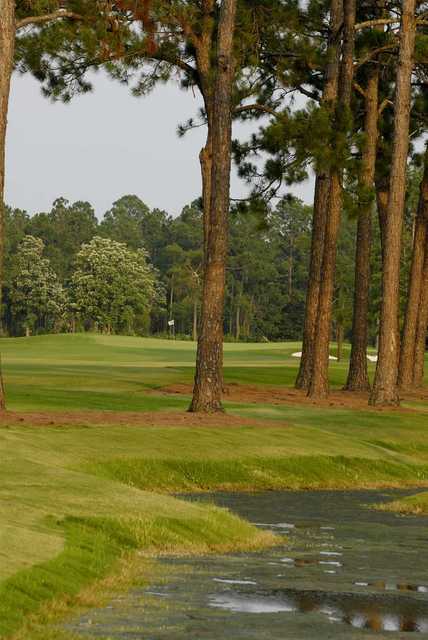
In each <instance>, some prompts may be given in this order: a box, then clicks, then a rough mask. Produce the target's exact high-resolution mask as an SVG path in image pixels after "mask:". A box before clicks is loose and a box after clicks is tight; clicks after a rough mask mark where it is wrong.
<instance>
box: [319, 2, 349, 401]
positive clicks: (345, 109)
mask: <svg viewBox="0 0 428 640" xmlns="http://www.w3.org/2000/svg"><path fill="white" fill-rule="evenodd" d="M343 7H344V28H343V49H342V60H341V64H340V82H339V97H338V104H337V106H336V118H335V120H336V123H337V125H338V129H339V131H340V130H342V131H343V130H344V128H345V123H346V118H347V116H348V115H349V112H350V103H351V95H352V81H353V74H354V49H355V17H356V0H344V3H343ZM339 162H340V161H339ZM342 182H343V169H342V167H341V166H336V167H333V169H332V171H331V177H330V197H329V208H328V214H327V221H326V227H325V236H324V252H323V261H322V280H321V286H320V292H319V303H318V313H317V324H316V331H315V342H314V364H313V373H312V379H311V383H310V386H309V391H308V395H309V396H310V397H311V398H315V399H320V398H325V397H326V396H328V392H329V383H328V365H329V355H330V354H329V351H330V334H331V317H332V306H333V293H334V281H335V274H336V251H337V239H338V233H339V227H340V218H341V213H342V205H343V186H342Z"/></svg>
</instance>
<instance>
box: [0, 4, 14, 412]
mask: <svg viewBox="0 0 428 640" xmlns="http://www.w3.org/2000/svg"><path fill="white" fill-rule="evenodd" d="M14 55H15V2H12V0H0V309H1V305H2V287H3V281H4V186H5V162H6V158H5V150H6V129H7V114H8V108H9V94H10V81H11V77H12V71H13V62H14ZM4 409H5V396H4V386H3V377H2V372H1V370H0V410H4Z"/></svg>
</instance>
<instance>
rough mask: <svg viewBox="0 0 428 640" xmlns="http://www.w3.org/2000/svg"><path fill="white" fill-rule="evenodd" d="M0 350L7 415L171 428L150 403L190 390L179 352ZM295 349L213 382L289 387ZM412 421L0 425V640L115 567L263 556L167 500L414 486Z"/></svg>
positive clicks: (276, 411)
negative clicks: (144, 554) (164, 556)
mask: <svg viewBox="0 0 428 640" xmlns="http://www.w3.org/2000/svg"><path fill="white" fill-rule="evenodd" d="M0 348H1V352H2V357H3V362H4V372H5V382H6V390H7V394H8V403H9V408H10V409H14V410H17V411H19V410H26V411H30V410H31V411H41V410H43V411H49V410H55V411H58V410H68V411H69V410H73V409H79V410H88V411H89V410H91V409H116V410H120V411H126V410H132V411H154V412H156V411H169V412H171V410H174V409H175V410H179V411H183V410H184V409H185V408H186V405H187V400H186V399H185V398H181V397H176V396H166V395H165V394H158V395H157V394H156V389H158V388H159V387H162V386H164V385H167V384H171V383H176V382H180V383H182V382H190V381H191V378H192V373H193V358H194V345H192V343H188V342H170V341H161V340H151V339H141V338H126V337H105V336H96V335H73V336H71V335H68V336H41V337H34V338H28V339H27V338H21V339H2V340H1V342H0ZM298 349H299V346H298V345H297V344H273V345H270V344H267V345H266V344H263V345H258V344H257V345H254V344H252V345H246V344H245V345H242V344H238V345H236V344H230V345H226V379H227V380H230V381H239V380H243V381H245V382H249V383H251V384H259V385H263V384H268V385H282V384H291V381H292V380H293V378H294V376H295V373H296V367H297V364H298V361H297V360H296V359H294V358H292V357H291V354H292V353H293V352H294V351H296V350H298ZM345 375H346V363H333V365H332V381H333V383H334V384H337V385H339V384H341V383H342V382H343V380H344V377H345ZM426 410H427V406H426V405H423V404H420V405H419V410H418V411H414V412H399V411H392V412H387V411H385V412H375V411H372V410H368V409H367V410H366V411H360V412H356V411H355V410H348V409H346V408H340V409H339V408H327V409H326V408H322V409H321V408H318V407H316V406H311V405H306V406H291V405H290V406H288V405H278V404H275V405H273V404H272V405H270V404H250V403H247V404H238V403H228V411H229V412H230V413H232V414H234V415H236V416H244V417H245V418H246V420H245V421H244V424H243V425H242V426H239V423H238V426H237V425H236V424H234V426H231V427H224V426H223V427H222V426H210V427H207V426H204V425H203V423H202V424H201V426H197V427H195V426H185V425H178V424H176V423H175V421H174V418H173V416H172V417H171V424H169V425H168V426H147V427H138V426H136V425H135V424H134V425H129V426H127V425H123V424H121V425H115V424H106V425H97V426H88V424H87V422H88V421H87V420H86V421H85V424H82V425H79V424H75V425H72V426H70V425H69V426H61V425H60V424H59V425H56V426H45V427H40V426H38V427H37V426H31V425H30V426H28V425H18V426H17V425H16V424H13V423H12V422H11V423H10V424H8V422H7V420H6V421H3V423H2V426H1V427H0V459H1V465H0V635H3V636H4V637H7V636H8V635H10V634H11V633H12V632H15V631H16V630H18V629H19V628H20V627H21V626H22V624H23V622H24V621H25V620H28V617H29V616H30V615H31V614H33V613H35V612H37V611H39V610H40V607H41V606H43V605H44V604H46V603H52V602H54V601H55V600H56V599H58V598H60V597H67V598H69V599H70V602H71V603H73V602H74V599H75V598H76V594H78V593H79V592H80V591H81V589H82V588H83V587H84V586H85V585H88V584H91V583H93V582H94V581H95V580H97V579H99V578H102V577H103V576H104V575H106V573H107V572H108V571H110V570H111V569H112V567H113V566H115V563H116V562H117V560H118V559H120V557H121V556H122V555H123V553H128V552H131V553H132V552H135V550H137V549H146V550H147V551H150V550H151V551H155V552H156V553H157V552H159V551H181V552H184V551H185V552H191V551H196V550H197V551H209V550H213V549H231V550H232V549H238V548H253V547H257V546H259V545H263V544H272V543H273V540H272V537H271V536H269V535H266V534H263V533H262V532H259V531H257V530H256V529H254V528H253V527H251V526H250V525H249V524H247V523H245V522H243V521H242V520H240V519H239V518H236V517H235V516H233V515H232V514H230V513H227V512H225V511H223V510H220V509H217V508H216V507H213V506H210V505H200V504H191V503H187V502H185V501H183V500H179V499H177V498H174V497H172V496H171V495H168V493H173V492H176V491H204V490H215V489H231V490H243V489H246V490H261V489H279V488H289V487H291V488H305V487H312V488H313V487H331V488H338V487H341V488H346V487H365V486H397V485H398V486H401V485H408V486H411V485H416V484H419V485H427V486H428V437H427V430H426ZM252 420H254V426H251V421H252ZM15 422H16V421H15ZM163 424H165V422H163ZM211 424H212V423H211ZM22 637H26V638H32V637H33V636H32V631H29V630H28V629H26V630H25V633H24V636H22ZM34 637H36V636H34ZM38 637H39V636H38ZM40 637H44V636H43V635H42V636H40ZM46 637H47V636H46Z"/></svg>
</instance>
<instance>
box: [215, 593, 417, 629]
mask: <svg viewBox="0 0 428 640" xmlns="http://www.w3.org/2000/svg"><path fill="white" fill-rule="evenodd" d="M210 605H211V606H212V607H216V608H220V609H227V610H228V611H233V612H235V613H260V614H263V613H280V612H281V613H284V612H286V613H320V614H322V615H323V616H326V617H327V619H328V620H329V622H333V623H334V622H340V623H346V624H349V625H351V626H352V627H355V628H357V629H368V630H370V631H406V632H417V633H428V610H427V612H426V615H415V614H414V607H413V603H412V602H411V601H409V600H406V601H404V600H402V601H398V602H388V600H378V599H377V600H374V599H373V598H370V597H369V596H367V597H365V598H361V597H358V596H355V595H352V594H345V593H342V594H338V593H328V592H318V591H293V590H289V591H284V592H283V593H281V594H275V595H268V594H267V595H263V594H261V595H257V596H254V595H250V594H239V593H225V594H222V595H216V596H213V597H212V598H211V599H210Z"/></svg>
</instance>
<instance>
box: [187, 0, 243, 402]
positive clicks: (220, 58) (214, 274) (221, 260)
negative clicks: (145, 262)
mask: <svg viewBox="0 0 428 640" xmlns="http://www.w3.org/2000/svg"><path fill="white" fill-rule="evenodd" d="M236 7H237V0H223V3H222V5H221V9H220V20H219V31H218V51H217V68H216V83H215V92H214V95H215V101H214V109H213V118H212V173H211V204H210V214H209V226H208V231H207V236H208V238H207V245H206V258H205V265H204V286H203V299H202V311H201V323H200V331H199V339H198V351H197V360H196V374H195V385H194V389H193V399H192V403H191V406H190V411H193V412H218V411H222V410H223V407H222V403H221V397H222V390H223V315H224V295H225V276H226V255H227V237H228V217H229V205H230V170H231V142H232V87H233V78H234V72H235V65H234V59H233V42H234V33H235V18H236Z"/></svg>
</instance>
